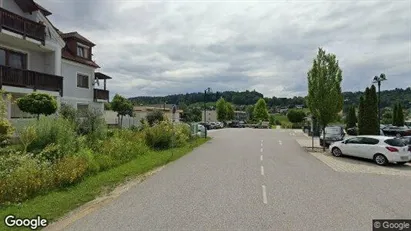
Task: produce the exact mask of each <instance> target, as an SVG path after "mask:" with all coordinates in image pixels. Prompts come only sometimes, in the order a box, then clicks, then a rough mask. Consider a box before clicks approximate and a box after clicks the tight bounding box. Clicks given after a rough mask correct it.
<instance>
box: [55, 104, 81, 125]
mask: <svg viewBox="0 0 411 231" xmlns="http://www.w3.org/2000/svg"><path fill="white" fill-rule="evenodd" d="M59 114H60V115H61V117H63V118H64V119H67V120H69V121H72V122H73V123H74V122H76V120H77V110H76V109H75V108H74V107H73V106H71V105H69V104H65V103H62V104H61V106H60V110H59Z"/></svg>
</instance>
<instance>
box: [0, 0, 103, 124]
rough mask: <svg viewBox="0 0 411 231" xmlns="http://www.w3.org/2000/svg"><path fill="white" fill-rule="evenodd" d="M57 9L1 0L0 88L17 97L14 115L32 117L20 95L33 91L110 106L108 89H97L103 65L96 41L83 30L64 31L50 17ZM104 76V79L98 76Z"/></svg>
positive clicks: (71, 101) (11, 115) (10, 111)
mask: <svg viewBox="0 0 411 231" xmlns="http://www.w3.org/2000/svg"><path fill="white" fill-rule="evenodd" d="M49 15H51V12H49V11H48V10H46V9H45V8H43V7H42V6H40V5H39V4H37V3H36V2H34V1H33V0H0V88H1V89H2V90H3V91H5V92H7V93H9V94H10V95H11V96H12V100H11V101H9V102H8V105H7V109H8V110H7V111H8V118H9V119H11V120H13V119H23V118H28V117H32V116H31V115H27V114H25V113H23V112H21V111H20V110H19V108H18V107H17V105H16V104H15V100H16V99H18V98H20V97H22V96H24V95H25V94H29V93H32V92H35V91H36V92H44V93H48V94H50V95H52V96H54V97H55V98H56V99H57V102H58V103H59V104H60V103H68V104H71V105H73V106H74V107H75V108H77V109H79V108H80V109H81V108H85V107H88V108H90V107H93V108H97V109H101V110H104V102H107V101H108V99H109V97H108V96H109V94H108V91H107V90H106V89H96V88H95V85H96V84H95V82H96V79H97V78H98V77H100V78H103V77H104V78H105V79H104V82H105V80H106V79H108V78H109V77H108V78H106V77H107V76H104V75H102V74H101V73H100V75H97V77H96V72H95V70H96V69H97V68H99V66H98V65H97V64H96V63H95V62H94V61H92V60H91V57H92V47H93V46H94V44H93V43H92V42H90V41H88V40H87V39H86V38H84V37H83V36H81V35H79V34H78V33H77V32H72V33H62V32H60V31H59V30H58V29H57V28H56V27H54V26H53V25H52V23H51V22H50V21H49V19H48V18H47V17H48V16H49ZM98 80H100V79H98Z"/></svg>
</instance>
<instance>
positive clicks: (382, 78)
mask: <svg viewBox="0 0 411 231" xmlns="http://www.w3.org/2000/svg"><path fill="white" fill-rule="evenodd" d="M384 80H387V78H386V76H385V74H384V73H381V74H380V76H375V77H374V79H373V81H372V82H373V83H377V84H378V125H379V126H381V82H382V81H384Z"/></svg>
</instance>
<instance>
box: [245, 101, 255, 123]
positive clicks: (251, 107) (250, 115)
mask: <svg viewBox="0 0 411 231" xmlns="http://www.w3.org/2000/svg"><path fill="white" fill-rule="evenodd" d="M245 111H246V112H247V114H248V119H249V120H250V121H253V120H254V117H253V114H254V105H248V106H247V107H246V109H245Z"/></svg>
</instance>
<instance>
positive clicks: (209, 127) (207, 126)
mask: <svg viewBox="0 0 411 231" xmlns="http://www.w3.org/2000/svg"><path fill="white" fill-rule="evenodd" d="M199 124H201V125H203V126H204V127H205V128H206V129H207V130H210V129H211V124H210V123H204V122H201V123H199Z"/></svg>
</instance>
